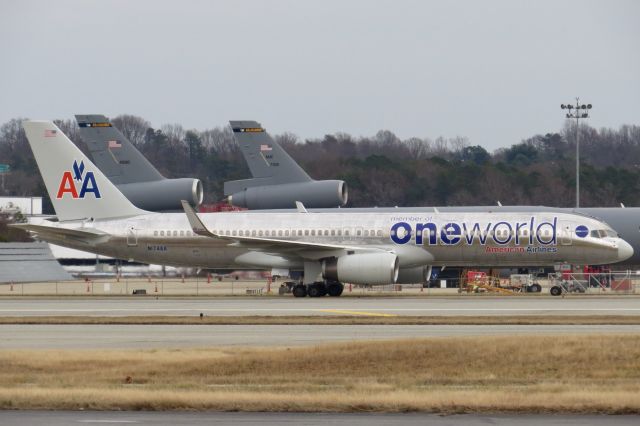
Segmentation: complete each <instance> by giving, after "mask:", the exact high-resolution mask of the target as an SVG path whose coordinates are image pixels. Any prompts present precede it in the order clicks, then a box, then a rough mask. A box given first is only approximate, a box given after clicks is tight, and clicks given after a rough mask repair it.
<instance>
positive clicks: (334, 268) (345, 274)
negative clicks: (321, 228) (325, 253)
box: [322, 253, 400, 284]
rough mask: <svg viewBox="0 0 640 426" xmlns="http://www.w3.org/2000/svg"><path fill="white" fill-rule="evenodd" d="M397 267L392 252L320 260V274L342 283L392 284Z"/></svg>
mask: <svg viewBox="0 0 640 426" xmlns="http://www.w3.org/2000/svg"><path fill="white" fill-rule="evenodd" d="M399 269H400V268H399V266H398V256H396V255H395V254H393V253H358V254H352V255H347V256H340V257H338V258H332V259H327V260H325V261H323V262H322V276H323V277H324V278H326V279H330V280H336V281H340V282H342V283H345V282H346V283H353V284H394V283H395V282H396V281H397V279H398V271H399Z"/></svg>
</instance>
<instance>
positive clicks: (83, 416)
mask: <svg viewBox="0 0 640 426" xmlns="http://www.w3.org/2000/svg"><path fill="white" fill-rule="evenodd" d="M0 424H7V425H29V426H67V425H73V424H77V425H86V424H105V425H109V424H113V425H115V424H117V425H121V424H134V425H135V424H139V425H153V426H173V425H186V426H190V425H211V424H215V425H231V424H233V425H237V424H242V425H247V426H252V425H256V426H271V425H277V426H280V425H283V424H301V425H307V426H326V425H335V424H348V425H351V426H377V425H391V426H395V425H398V426H400V425H403V426H404V425H407V426H414V425H415V426H417V425H421V426H422V425H430V426H458V425H459V426H472V425H497V426H501V425H505V426H507V425H509V426H533V425H544V426H560V425H563V426H566V425H569V426H571V425H575V426H596V425H597V426H600V425H602V424H607V425H612V426H631V425H634V426H635V425H637V424H638V417H637V416H601V415H584V416H582V415H526V414H521V415H513V414H511V415H478V414H469V415H454V416H440V415H437V414H412V413H409V414H368V413H366V414H363V413H358V414H316V413H216V412H202V413H193V412H144V411H143V412H140V411H136V412H131V411H128V412H105V411H1V412H0Z"/></svg>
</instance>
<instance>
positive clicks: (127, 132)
mask: <svg viewBox="0 0 640 426" xmlns="http://www.w3.org/2000/svg"><path fill="white" fill-rule="evenodd" d="M111 122H112V123H113V125H114V126H115V127H117V128H118V129H119V130H120V131H121V132H122V134H123V135H124V136H125V137H126V138H127V139H129V140H130V141H131V143H132V144H134V145H135V146H137V147H140V146H142V144H143V143H144V137H145V135H146V134H147V130H148V129H150V128H151V124H150V123H149V122H148V121H147V120H145V119H144V118H141V117H137V116H135V115H128V114H123V115H119V116H117V117H116V118H114V119H112V120H111Z"/></svg>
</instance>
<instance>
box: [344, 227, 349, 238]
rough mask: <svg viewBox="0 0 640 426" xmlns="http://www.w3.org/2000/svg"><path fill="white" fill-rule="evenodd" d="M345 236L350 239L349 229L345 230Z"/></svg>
mask: <svg viewBox="0 0 640 426" xmlns="http://www.w3.org/2000/svg"><path fill="white" fill-rule="evenodd" d="M344 236H345V237H348V236H349V230H348V229H345V230H344Z"/></svg>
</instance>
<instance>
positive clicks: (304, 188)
mask: <svg viewBox="0 0 640 426" xmlns="http://www.w3.org/2000/svg"><path fill="white" fill-rule="evenodd" d="M76 119H77V120H78V123H79V124H80V132H81V135H82V137H83V140H85V142H87V144H89V145H90V149H91V150H92V153H93V152H94V150H95V151H96V152H100V151H99V150H102V151H101V152H102V154H99V156H98V157H96V155H95V154H94V160H95V161H96V164H97V165H98V167H99V168H100V169H101V170H102V171H103V172H104V171H105V170H109V167H113V166H112V164H113V160H112V159H111V155H112V154H111V153H110V152H107V150H105V149H104V147H105V146H108V141H109V140H110V139H109V137H110V136H113V138H114V139H115V140H118V141H121V142H122V147H123V148H125V149H124V150H123V151H121V152H117V155H119V157H118V158H127V159H128V161H130V162H131V164H133V165H134V166H133V167H131V168H121V172H120V177H117V178H116V180H115V183H116V184H118V183H119V182H122V181H123V180H126V182H128V185H131V186H132V187H134V188H135V187H136V185H138V184H137V183H136V182H139V181H138V180H137V179H138V178H137V177H136V175H135V173H127V171H128V170H140V171H144V173H145V174H150V175H158V176H160V177H161V178H162V176H161V175H160V174H159V173H158V171H157V170H156V169H155V168H154V167H153V166H152V165H151V164H150V163H149V161H148V160H147V159H146V158H144V156H142V154H141V153H140V152H139V151H138V150H137V149H136V148H135V147H134V146H133V145H132V144H131V143H130V142H129V141H128V140H127V139H126V138H125V137H124V136H123V135H122V133H120V132H119V131H118V130H117V129H116V128H115V127H111V124H110V123H109V121H108V120H107V118H106V117H104V116H102V115H90V116H87V115H84V116H83V115H77V116H76ZM92 122H95V123H100V124H102V123H108V124H109V127H108V128H103V127H100V126H94V127H91V126H87V125H86V124H85V125H83V124H82V123H92ZM230 123H231V126H232V128H233V130H234V136H235V137H236V140H237V141H238V143H239V145H240V148H241V150H242V153H243V155H244V157H245V160H246V161H247V164H248V165H249V168H250V170H251V173H252V175H253V176H254V179H246V180H239V181H232V182H226V183H225V195H227V196H229V199H230V200H231V201H232V202H233V203H237V205H238V206H240V207H248V208H251V209H256V208H263V209H272V208H293V206H294V202H295V201H300V200H302V202H303V204H304V205H305V206H306V207H307V208H308V209H309V210H310V211H312V209H315V208H323V207H325V208H329V207H336V206H338V205H344V204H345V203H346V201H347V186H346V183H344V182H342V181H313V180H311V178H310V177H309V176H308V175H307V174H306V172H305V171H304V170H303V169H302V168H301V167H300V165H298V163H296V162H295V160H293V159H292V158H291V157H290V156H289V155H288V154H287V153H286V152H285V151H284V150H283V149H282V147H281V146H280V145H278V144H277V142H275V141H274V140H273V139H272V138H271V137H270V136H269V134H268V133H267V132H266V131H265V129H264V128H263V127H262V126H261V125H260V124H259V123H258V122H256V121H231V122H230ZM103 129H104V130H103ZM107 129H109V131H111V129H113V131H115V132H117V133H107V132H106V131H105V130H107ZM243 129H244V130H243ZM247 129H248V130H249V131H246V130H247ZM252 130H253V131H252ZM109 135H110V136H109ZM89 141H92V142H91V143H90V142H89ZM92 146H94V148H92ZM261 146H266V147H271V148H272V149H271V150H269V149H264V147H262V148H261ZM261 149H262V150H261ZM120 161H127V160H120ZM270 161H271V162H273V163H275V164H278V166H271V165H269V164H268V163H269V162H270ZM106 174H107V176H109V173H106ZM118 179H120V180H118ZM112 181H113V179H112ZM198 182H199V181H198ZM289 184H291V185H289ZM142 185H143V186H142V188H144V189H145V192H144V196H145V197H146V198H151V199H154V200H156V202H157V203H162V204H163V205H164V206H171V209H155V208H151V207H144V206H142V205H139V204H138V202H137V199H136V198H135V194H133V195H134V197H133V199H132V198H130V197H131V195H132V194H130V192H129V191H127V186H124V191H123V192H124V193H125V195H127V197H128V198H129V199H130V200H131V201H132V202H133V203H134V204H136V205H138V206H139V207H142V208H146V209H147V210H175V209H176V206H179V203H180V200H181V199H191V198H189V197H185V196H184V195H183V194H182V193H179V192H175V191H171V192H166V191H163V189H162V188H161V187H154V188H152V187H145V186H144V184H142ZM265 185H271V186H270V187H269V188H265ZM118 188H119V189H121V190H122V189H123V187H122V185H121V184H119V185H118ZM199 188H200V194H202V190H201V188H202V186H201V185H200V186H199ZM295 188H297V190H295V191H293V190H292V189H295ZM154 189H155V190H154ZM300 192H302V193H300ZM336 194H340V195H339V196H337V195H336ZM305 195H308V196H306V197H305ZM201 197H202V195H200V199H202V198H201ZM145 204H146V203H145ZM434 210H438V211H441V212H458V213H462V212H469V213H473V212H496V211H501V212H505V213H506V212H559V213H578V214H585V215H588V216H591V217H593V218H595V219H599V220H602V221H604V222H606V223H607V224H609V225H610V226H611V227H612V228H613V229H614V230H615V231H616V232H617V233H618V234H619V235H620V236H621V237H622V238H624V239H625V241H627V242H628V243H630V244H631V246H632V247H633V248H634V254H633V256H632V257H630V258H629V259H627V260H626V261H625V262H624V264H628V265H640V207H627V208H621V207H586V208H584V207H583V208H560V207H546V206H502V205H499V206H461V207H417V208H412V211H420V212H422V213H428V212H433V211H434ZM313 211H315V210H313ZM357 211H359V212H366V211H370V209H358V210H357ZM374 211H377V212H387V211H397V210H396V209H393V208H377V209H375V210H374Z"/></svg>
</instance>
